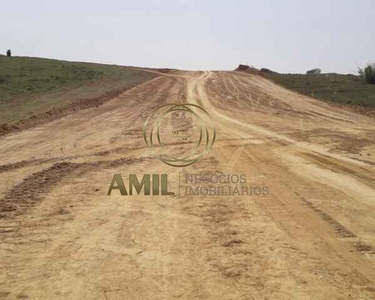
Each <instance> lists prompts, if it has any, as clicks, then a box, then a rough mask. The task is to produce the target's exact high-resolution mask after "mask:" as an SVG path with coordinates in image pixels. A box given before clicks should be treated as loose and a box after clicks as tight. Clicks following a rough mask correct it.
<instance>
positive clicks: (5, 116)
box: [0, 55, 156, 135]
mask: <svg viewBox="0 0 375 300" xmlns="http://www.w3.org/2000/svg"><path fill="white" fill-rule="evenodd" d="M155 76H156V75H154V74H152V73H149V72H145V71H142V70H135V69H131V68H127V67H121V66H116V65H103V64H94V63H81V62H67V61H59V60H53V59H44V58H32V57H6V56H3V55H0V126H1V129H0V135H1V134H2V133H3V134H4V133H6V132H7V131H9V129H12V128H18V127H22V126H25V124H26V123H28V124H29V123H31V121H33V120H36V119H43V120H44V119H46V118H48V116H50V115H51V114H53V113H54V112H57V113H58V114H60V115H63V114H64V112H67V111H68V110H71V108H72V107H73V110H77V109H81V108H85V107H89V106H94V105H100V104H101V103H103V102H104V101H106V100H108V99H110V98H112V97H115V96H116V95H118V94H120V93H122V92H123V91H125V90H127V89H129V88H131V87H134V86H136V85H138V84H140V83H142V82H144V81H147V80H150V79H152V78H153V77H155ZM67 107H70V108H68V109H66V108H67Z"/></svg>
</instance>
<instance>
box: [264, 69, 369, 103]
mask: <svg viewBox="0 0 375 300" xmlns="http://www.w3.org/2000/svg"><path fill="white" fill-rule="evenodd" d="M264 75H265V77H266V78H268V79H271V80H272V81H274V82H276V83H277V84H279V85H282V86H284V87H286V88H288V89H290V90H294V91H297V92H299V93H301V94H305V95H308V96H310V97H313V98H317V99H321V100H325V101H331V102H335V103H340V104H351V105H358V106H365V107H375V85H371V84H367V83H365V82H363V81H362V80H361V78H360V77H359V76H355V75H339V74H319V75H302V74H267V73H265V74H264Z"/></svg>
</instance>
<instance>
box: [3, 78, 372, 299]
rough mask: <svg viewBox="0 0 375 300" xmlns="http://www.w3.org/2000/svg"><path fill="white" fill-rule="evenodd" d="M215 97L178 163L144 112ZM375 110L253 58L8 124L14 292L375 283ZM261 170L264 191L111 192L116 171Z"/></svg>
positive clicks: (306, 288) (214, 291) (358, 286)
mask: <svg viewBox="0 0 375 300" xmlns="http://www.w3.org/2000/svg"><path fill="white" fill-rule="evenodd" d="M175 102H181V103H193V104H198V105H200V106H201V107H203V108H205V109H206V110H207V111H208V112H209V113H210V114H211V117H212V119H213V121H214V123H215V126H216V129H217V140H216V142H215V144H214V147H213V148H212V150H211V152H210V153H209V155H207V156H205V157H204V158H202V160H200V161H199V162H197V163H195V164H193V165H191V166H189V167H186V168H175V167H170V166H167V165H166V164H163V163H162V162H160V161H159V160H157V159H155V158H154V157H153V156H152V155H151V154H150V151H149V149H148V148H147V147H146V146H145V143H144V141H143V136H142V134H143V133H142V126H143V123H144V121H145V119H146V118H147V117H148V116H149V114H150V113H151V112H152V111H153V110H154V109H155V108H157V107H158V106H160V105H162V104H166V103H175ZM374 141H375V121H374V120H373V119H370V118H367V117H364V116H360V115H357V114H354V113H352V112H350V111H345V110H342V109H338V108H336V107H333V106H330V105H328V104H326V103H323V102H319V101H316V100H313V99H310V98H307V97H304V96H301V95H298V94H296V93H293V92H291V91H288V90H285V89H283V88H281V87H279V86H277V85H275V84H273V83H271V82H270V81H267V80H265V79H263V78H261V77H257V76H253V75H249V74H243V73H240V72H174V73H171V74H160V76H159V77H157V78H155V79H153V80H151V81H148V82H146V83H143V84H141V85H139V86H137V87H135V88H133V89H131V90H129V91H127V92H125V93H123V94H122V95H120V96H119V97H117V98H114V99H113V100H111V101H109V102H107V103H105V104H103V105H102V106H99V107H96V108H92V109H88V110H84V111H80V112H77V113H74V114H71V115H69V116H67V117H65V118H62V119H60V120H56V121H53V122H50V123H48V124H46V125H43V126H39V127H36V128H33V129H29V130H25V131H22V132H19V133H14V134H10V135H7V136H4V137H1V138H0V154H1V156H0V157H1V158H0V162H1V163H0V175H1V181H0V199H1V200H0V214H1V218H0V243H1V247H0V255H1V256H0V269H1V273H0V283H1V285H0V299H90V300H91V299H103V300H105V299H107V300H112V299H121V300H123V299H202V300H203V299H215V300H217V299H237V300H245V299H375V210H374V209H375V180H374V175H375V146H374ZM207 171H212V172H215V171H222V172H225V173H237V174H246V177H247V181H248V182H249V183H252V184H254V185H258V186H267V187H268V188H269V194H268V195H264V196H248V195H233V196H221V195H220V196H200V197H197V196H186V195H185V196H184V197H178V195H176V196H144V195H133V196H128V197H126V196H125V197H124V196H120V195H119V193H118V192H117V193H116V192H113V193H112V195H110V196H107V191H108V188H109V184H110V182H111V179H112V176H113V174H116V173H120V174H122V175H123V176H124V178H126V176H127V175H128V174H131V173H134V174H139V175H143V174H144V173H149V174H152V173H167V174H168V176H169V181H170V182H169V183H170V185H171V186H174V187H175V186H177V185H178V184H179V176H181V174H182V175H184V174H186V173H199V172H207Z"/></svg>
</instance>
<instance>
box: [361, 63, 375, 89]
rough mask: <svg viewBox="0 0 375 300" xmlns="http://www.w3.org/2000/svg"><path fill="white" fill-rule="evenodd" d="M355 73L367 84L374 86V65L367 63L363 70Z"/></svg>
mask: <svg viewBox="0 0 375 300" xmlns="http://www.w3.org/2000/svg"><path fill="white" fill-rule="evenodd" d="M357 72H358V74H359V76H361V77H362V78H363V79H364V80H365V81H366V82H367V83H370V84H375V63H368V64H367V66H366V67H365V68H364V69H362V68H358V71H357Z"/></svg>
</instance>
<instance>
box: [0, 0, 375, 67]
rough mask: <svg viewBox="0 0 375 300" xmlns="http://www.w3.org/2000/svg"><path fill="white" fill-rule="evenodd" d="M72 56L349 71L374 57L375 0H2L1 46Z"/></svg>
mask: <svg viewBox="0 0 375 300" xmlns="http://www.w3.org/2000/svg"><path fill="white" fill-rule="evenodd" d="M7 49H11V50H12V52H13V55H15V56H37V57H47V58H56V59H63V60H72V61H91V62H101V63H110V64H119V65H133V66H149V67H172V68H179V69H188V70H231V69H234V68H235V67H236V66H237V65H238V64H239V63H244V64H249V65H253V66H255V67H258V68H261V67H267V68H270V69H273V70H275V71H278V72H285V73H297V72H303V73H304V72H305V71H306V70H308V69H312V68H321V69H322V70H323V72H338V73H352V72H355V70H356V66H362V65H364V64H366V63H367V62H369V61H375V0H313V1H312V0H308V1H307V0H300V1H297V0H283V1H281V0H257V1H252V0H238V1H235V0H232V1H222V0H217V1H204V0H201V1H195V0H190V1H177V0H166V1H151V0H132V1H127V0H106V1H97V0H91V1H79V0H75V1H71V0H65V1H53V0H50V1H41V0H29V1H19V0H6V1H4V0H0V52H2V53H3V54H5V52H6V50H7Z"/></svg>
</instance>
